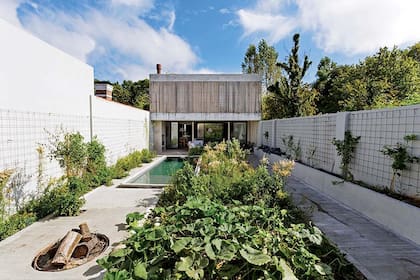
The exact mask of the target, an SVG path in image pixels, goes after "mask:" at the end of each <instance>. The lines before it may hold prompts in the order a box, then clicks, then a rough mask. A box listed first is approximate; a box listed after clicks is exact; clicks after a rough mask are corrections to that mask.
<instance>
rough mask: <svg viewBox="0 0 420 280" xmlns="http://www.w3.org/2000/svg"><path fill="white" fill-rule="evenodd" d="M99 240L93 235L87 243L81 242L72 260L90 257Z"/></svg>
mask: <svg viewBox="0 0 420 280" xmlns="http://www.w3.org/2000/svg"><path fill="white" fill-rule="evenodd" d="M98 241H99V239H98V238H97V237H96V236H95V235H92V238H91V239H90V240H89V241H87V242H80V243H79V244H78V245H77V246H76V248H75V249H74V252H73V255H72V258H86V257H88V256H89V254H90V252H91V251H92V249H93V248H94V247H95V246H96V243H98Z"/></svg>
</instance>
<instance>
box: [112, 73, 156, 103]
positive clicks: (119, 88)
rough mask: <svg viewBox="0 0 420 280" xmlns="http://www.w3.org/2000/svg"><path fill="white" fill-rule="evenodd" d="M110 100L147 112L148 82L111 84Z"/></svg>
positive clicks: (146, 80)
mask: <svg viewBox="0 0 420 280" xmlns="http://www.w3.org/2000/svg"><path fill="white" fill-rule="evenodd" d="M112 86H113V87H114V89H113V91H112V99H113V100H114V101H116V102H119V103H123V104H127V105H131V106H134V107H137V108H139V109H143V110H149V108H150V98H149V80H148V79H144V80H138V81H137V82H133V81H129V80H124V81H123V82H122V83H121V84H120V83H118V82H116V83H112Z"/></svg>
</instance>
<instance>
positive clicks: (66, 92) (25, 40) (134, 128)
mask: <svg viewBox="0 0 420 280" xmlns="http://www.w3.org/2000/svg"><path fill="white" fill-rule="evenodd" d="M0 35H1V37H2V38H5V40H3V41H2V44H1V48H0V61H1V66H0V84H1V85H2V86H1V90H0V170H4V169H6V168H20V169H24V172H25V173H26V174H28V175H30V176H31V182H30V184H28V188H31V187H34V184H35V181H36V172H37V168H38V164H39V158H38V153H37V151H36V149H37V148H38V147H39V146H40V145H42V144H46V143H48V139H49V137H50V136H49V134H51V133H53V134H54V133H57V132H59V131H66V132H80V133H81V134H82V135H83V136H84V137H85V140H86V141H88V140H89V139H90V137H91V136H92V135H96V136H98V138H99V140H100V141H101V142H102V143H103V144H104V145H105V147H106V156H107V159H108V161H109V163H113V162H115V161H116V160H117V159H118V158H120V157H122V156H124V155H126V154H128V153H129V152H131V151H133V150H135V149H143V148H148V147H149V122H150V118H149V112H148V111H143V110H139V109H136V108H133V107H129V106H126V105H122V104H119V103H116V102H112V101H106V100H104V99H101V98H98V97H94V96H92V95H93V91H94V89H93V85H94V77H93V68H92V67H91V66H89V65H87V64H85V63H84V62H82V61H79V60H78V59H76V58H73V57H71V56H70V55H68V54H66V53H64V52H62V51H61V50H58V49H56V48H54V47H52V46H50V45H49V44H47V43H45V42H43V41H41V40H39V39H38V38H36V37H34V36H32V35H30V34H29V33H27V32H25V31H23V30H21V29H19V28H17V27H15V26H13V25H11V24H9V23H7V22H5V21H3V20H2V19H0ZM47 154H48V151H45V153H44V158H43V160H42V162H43V165H44V167H43V168H44V173H45V174H44V176H45V178H48V177H58V176H60V175H62V171H61V169H60V168H59V166H58V164H57V163H56V162H55V161H50V160H49V159H48V158H47Z"/></svg>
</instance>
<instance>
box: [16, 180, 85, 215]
mask: <svg viewBox="0 0 420 280" xmlns="http://www.w3.org/2000/svg"><path fill="white" fill-rule="evenodd" d="M75 181H76V180H75V179H73V180H72V182H71V183H67V182H65V181H64V180H59V181H58V182H55V183H53V184H52V185H50V186H49V187H48V188H47V189H46V191H45V193H44V194H43V195H42V196H41V197H40V198H38V199H34V200H32V201H31V202H30V203H29V204H28V205H27V206H26V208H25V209H24V210H25V211H26V212H32V213H34V214H35V215H36V217H37V218H38V219H41V218H43V217H45V216H47V215H50V214H53V215H54V216H76V215H78V214H79V213H80V208H81V207H82V206H83V204H84V202H85V201H84V199H83V198H80V193H79V192H78V191H77V188H76V186H75V184H76V183H75ZM70 186H71V187H72V189H70ZM78 187H79V186H78Z"/></svg>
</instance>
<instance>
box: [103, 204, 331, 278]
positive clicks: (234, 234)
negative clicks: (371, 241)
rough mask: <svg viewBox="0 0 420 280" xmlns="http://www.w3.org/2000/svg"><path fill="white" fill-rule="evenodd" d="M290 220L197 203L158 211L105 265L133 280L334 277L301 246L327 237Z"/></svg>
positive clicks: (274, 213) (269, 211)
mask: <svg viewBox="0 0 420 280" xmlns="http://www.w3.org/2000/svg"><path fill="white" fill-rule="evenodd" d="M285 216H287V211H278V210H277V209H275V208H263V207H259V206H248V205H232V206H223V205H222V204H219V203H216V202H212V201H210V200H209V199H206V198H190V199H189V200H188V201H186V202H185V204H183V205H180V206H169V207H165V208H156V209H155V210H154V215H153V217H152V218H150V219H148V220H147V221H146V222H145V223H144V224H143V225H142V226H140V227H139V226H136V225H135V223H133V222H131V223H130V230H132V231H134V232H135V234H134V235H132V236H131V237H130V238H129V239H128V240H126V241H125V242H124V244H125V248H121V249H118V250H116V251H113V252H112V253H111V254H110V255H109V256H107V257H105V258H103V259H101V260H99V261H98V263H99V264H100V265H101V266H102V267H104V268H106V269H107V276H106V277H111V276H114V277H116V275H118V274H121V273H123V274H125V275H126V276H128V278H130V277H131V278H132V279H174V278H176V279H262V278H267V277H269V278H271V279H280V278H284V279H298V278H297V277H299V279H333V275H332V273H331V269H330V267H329V266H328V265H327V264H325V263H322V262H321V261H320V259H319V257H317V256H316V255H314V254H312V253H311V252H310V251H308V250H302V249H300V247H301V246H305V247H307V245H309V244H310V245H311V246H312V245H314V246H319V245H320V244H321V242H322V240H323V237H322V233H321V232H320V231H319V230H318V229H317V228H315V227H307V226H305V225H303V224H300V225H293V224H290V225H285V224H284V223H283V221H284V217H285ZM140 218H141V217H140ZM292 255H294V258H293V260H292V259H291V258H290V257H291V256H292Z"/></svg>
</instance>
